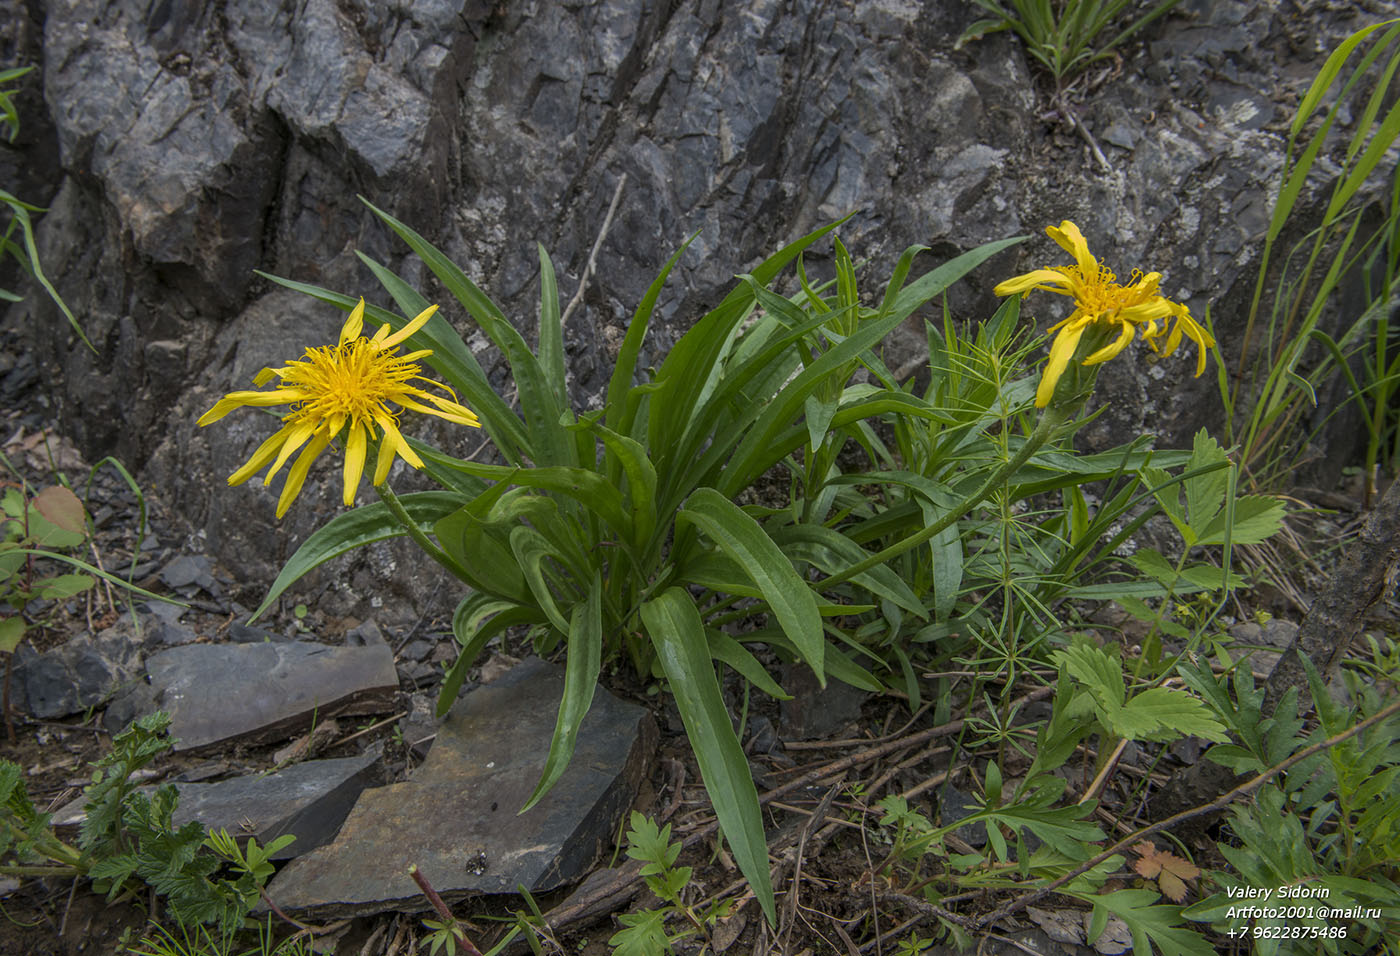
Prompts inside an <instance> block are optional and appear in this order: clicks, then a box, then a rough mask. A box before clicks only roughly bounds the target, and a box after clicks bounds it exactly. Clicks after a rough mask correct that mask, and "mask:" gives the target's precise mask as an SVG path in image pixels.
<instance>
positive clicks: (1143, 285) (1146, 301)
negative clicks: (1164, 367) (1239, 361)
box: [993, 220, 1215, 408]
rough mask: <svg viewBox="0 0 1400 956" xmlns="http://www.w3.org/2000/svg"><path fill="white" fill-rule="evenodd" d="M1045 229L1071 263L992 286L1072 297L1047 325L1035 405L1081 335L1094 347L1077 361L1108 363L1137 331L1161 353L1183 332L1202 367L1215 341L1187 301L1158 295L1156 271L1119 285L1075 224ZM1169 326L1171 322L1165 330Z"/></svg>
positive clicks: (1000, 291) (1002, 291) (1051, 389)
mask: <svg viewBox="0 0 1400 956" xmlns="http://www.w3.org/2000/svg"><path fill="white" fill-rule="evenodd" d="M1045 231H1046V232H1047V233H1049V235H1050V238H1051V239H1054V240H1055V241H1056V242H1057V243H1059V244H1060V247H1061V248H1062V249H1064V250H1065V251H1066V252H1068V253H1070V254H1071V255H1072V256H1074V259H1075V264H1074V265H1072V266H1053V267H1051V268H1048V269H1036V270H1035V271H1034V272H1027V273H1026V274H1025V275H1020V276H1016V277H1015V278H1014V279H1007V280H1006V281H1005V282H1003V283H1001V284H1000V285H998V286H997V287H996V289H995V290H993V291H994V292H995V293H996V294H997V295H1012V294H1014V293H1017V292H1029V291H1030V290H1032V289H1045V290H1047V291H1049V292H1058V293H1059V294H1060V295H1067V296H1070V297H1072V298H1073V299H1074V312H1073V313H1071V314H1070V317H1069V318H1067V319H1065V320H1064V321H1063V322H1060V323H1057V324H1056V325H1053V326H1051V328H1050V331H1051V332H1054V331H1056V330H1059V333H1060V334H1059V335H1057V336H1055V341H1054V343H1053V344H1052V345H1051V346H1050V360H1049V361H1048V362H1046V364H1045V375H1044V376H1043V377H1042V378H1041V380H1040V387H1039V388H1038V389H1036V393H1035V405H1036V407H1037V408H1044V407H1045V406H1046V405H1048V404H1050V399H1051V397H1052V396H1053V395H1054V394H1055V385H1056V383H1057V382H1059V380H1060V376H1061V375H1063V374H1064V371H1065V369H1066V368H1067V367H1068V366H1069V362H1070V359H1072V358H1074V356H1075V352H1076V351H1077V350H1078V348H1079V344H1080V340H1081V339H1083V338H1084V337H1085V336H1086V335H1088V336H1089V339H1088V343H1087V344H1089V345H1092V346H1094V348H1093V349H1092V351H1090V352H1089V354H1088V355H1087V356H1085V358H1084V359H1083V360H1082V362H1081V363H1080V364H1082V365H1086V366H1088V365H1098V364H1099V363H1100V362H1107V361H1108V360H1109V359H1111V358H1113V357H1114V356H1115V355H1117V354H1118V353H1119V352H1121V351H1123V349H1125V348H1127V346H1128V343H1129V342H1131V341H1132V340H1133V337H1134V336H1135V335H1136V334H1138V333H1139V332H1141V334H1142V337H1143V338H1144V339H1146V340H1147V343H1148V344H1149V345H1151V346H1152V350H1153V351H1154V352H1157V353H1158V354H1160V355H1164V356H1165V355H1170V354H1172V352H1174V351H1176V347H1177V346H1178V345H1180V344H1181V337H1182V336H1183V335H1185V336H1186V337H1187V338H1189V339H1190V340H1191V341H1193V342H1195V343H1196V345H1197V349H1198V351H1197V357H1196V374H1197V375H1200V374H1201V373H1202V372H1204V371H1205V369H1206V350H1207V349H1209V348H1213V347H1214V346H1215V340H1214V339H1213V338H1211V336H1210V334H1209V333H1208V332H1206V330H1205V329H1203V328H1201V326H1199V325H1198V324H1196V321H1195V320H1194V319H1192V318H1191V312H1190V310H1189V309H1187V308H1186V306H1184V305H1182V304H1181V303H1179V302H1172V301H1171V300H1170V299H1166V298H1164V297H1162V296H1161V295H1159V294H1158V292H1157V285H1158V283H1159V282H1161V280H1162V275H1161V273H1159V272H1149V273H1147V274H1146V275H1143V274H1142V273H1141V272H1138V271H1134V272H1133V275H1132V279H1131V281H1130V282H1129V283H1128V284H1127V285H1119V284H1118V277H1117V276H1115V275H1114V274H1113V273H1112V272H1109V271H1108V270H1107V269H1106V268H1104V267H1103V266H1101V265H1099V262H1098V260H1097V259H1095V258H1094V257H1093V256H1092V255H1091V254H1090V253H1089V244H1088V243H1087V242H1085V241H1084V234H1083V233H1081V232H1080V231H1079V227H1078V226H1076V225H1075V224H1074V223H1072V222H1070V221H1069V220H1065V221H1064V222H1062V223H1060V225H1059V228H1056V227H1054V226H1051V227H1050V228H1048V229H1046V230H1045ZM1173 319H1175V323H1174V324H1173V323H1172V320H1173ZM1159 322H1160V323H1161V324H1160V325H1159V324H1158V323H1159ZM1168 325H1171V331H1170V332H1168V330H1167V326H1168ZM1164 335H1165V336H1166V344H1165V345H1164V346H1159V345H1158V339H1160V338H1162V337H1163V336H1164Z"/></svg>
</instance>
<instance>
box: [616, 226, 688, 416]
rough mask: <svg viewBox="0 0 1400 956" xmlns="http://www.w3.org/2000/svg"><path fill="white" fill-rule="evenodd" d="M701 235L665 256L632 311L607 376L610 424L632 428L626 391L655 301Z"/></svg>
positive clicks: (630, 383)
mask: <svg viewBox="0 0 1400 956" xmlns="http://www.w3.org/2000/svg"><path fill="white" fill-rule="evenodd" d="M699 235H700V233H699V232H696V233H694V234H693V235H691V237H690V238H689V239H687V240H686V241H685V242H684V243H682V244H681V247H680V248H679V249H677V250H676V251H675V252H673V253H672V254H671V258H669V259H667V260H666V264H665V265H664V266H662V267H661V272H660V273H659V274H658V275H657V277H656V278H655V279H653V280H652V282H651V285H650V286H648V287H647V291H646V295H644V296H642V301H641V302H640V303H639V304H638V305H637V311H636V312H634V313H633V314H632V321H631V322H629V323H628V324H627V334H626V335H625V336H623V338H622V346H621V348H619V349H618V352H617V361H616V363H615V364H614V365H613V373H612V377H611V378H610V379H608V397H607V402H606V405H607V417H606V418H605V419H604V421H606V422H607V425H608V427H609V428H611V429H614V430H615V431H617V432H620V433H622V434H631V432H632V421H631V416H630V414H628V412H627V393H628V392H629V391H630V390H631V388H632V378H633V376H635V375H636V374H637V356H638V355H640V354H641V351H642V343H643V342H644V341H645V340H646V334H647V326H648V324H649V323H650V322H651V313H652V312H653V311H654V310H655V309H656V301H657V299H659V298H660V297H661V290H662V289H663V288H664V287H665V285H666V278H667V277H668V276H669V275H670V274H671V270H672V269H674V268H675V267H676V263H678V262H680V261H681V256H682V255H684V254H685V250H686V249H688V248H690V244H691V243H692V242H694V241H695V240H696V238H698V237H699Z"/></svg>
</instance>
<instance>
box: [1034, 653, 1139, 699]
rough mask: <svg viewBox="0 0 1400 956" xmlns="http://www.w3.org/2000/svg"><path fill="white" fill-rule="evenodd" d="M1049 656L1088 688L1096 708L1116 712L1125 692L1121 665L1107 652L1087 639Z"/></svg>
mask: <svg viewBox="0 0 1400 956" xmlns="http://www.w3.org/2000/svg"><path fill="white" fill-rule="evenodd" d="M1050 656H1051V659H1052V660H1054V661H1055V663H1056V665H1057V666H1063V667H1064V668H1065V669H1067V670H1068V671H1069V674H1070V676H1071V677H1073V678H1074V679H1075V680H1077V681H1079V682H1080V683H1081V684H1083V685H1084V686H1085V687H1086V688H1088V689H1089V692H1090V693H1091V694H1093V695H1094V699H1095V700H1096V701H1097V702H1098V704H1099V706H1100V707H1102V708H1104V709H1105V710H1108V711H1116V710H1118V709H1119V708H1121V707H1122V706H1123V698H1124V696H1125V695H1126V693H1127V688H1126V686H1125V684H1124V682H1123V665H1122V664H1121V663H1119V661H1118V660H1117V658H1115V657H1113V656H1112V655H1110V654H1109V653H1108V651H1106V650H1104V649H1103V648H1101V647H1095V646H1094V645H1093V644H1091V643H1089V642H1087V641H1077V642H1075V643H1074V644H1071V645H1070V646H1069V647H1067V648H1064V649H1063V650H1059V651H1055V653H1053V654H1052V655H1050Z"/></svg>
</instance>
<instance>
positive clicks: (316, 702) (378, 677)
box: [146, 642, 398, 750]
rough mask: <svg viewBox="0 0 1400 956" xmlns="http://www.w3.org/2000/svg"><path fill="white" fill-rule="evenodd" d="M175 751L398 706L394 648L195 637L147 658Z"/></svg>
mask: <svg viewBox="0 0 1400 956" xmlns="http://www.w3.org/2000/svg"><path fill="white" fill-rule="evenodd" d="M146 671H147V674H148V675H149V677H150V682H151V687H152V688H153V689H154V697H155V704H156V707H157V709H160V710H164V711H166V712H167V713H169V714H170V716H171V724H170V734H171V736H172V737H175V738H177V739H178V743H177V744H176V745H175V749H176V750H191V749H194V748H197V747H203V746H206V745H209V744H214V743H220V742H222V741H227V740H235V739H238V740H242V739H249V740H256V741H269V740H277V739H283V738H285V737H288V736H291V735H292V734H293V733H295V732H297V731H298V730H300V729H301V728H302V727H303V726H305V725H306V724H307V723H309V722H310V721H312V720H326V719H329V718H331V717H337V716H340V715H341V714H377V713H383V712H385V711H387V710H390V709H392V707H393V703H394V695H395V694H396V693H397V691H398V677H397V675H396V674H395V673H394V661H393V655H392V654H391V653H390V652H389V649H388V648H387V647H383V646H380V647H329V646H326V645H323V644H305V643H296V642H293V643H286V644H191V645H187V646H185V647H176V648H173V649H171V650H168V651H163V652H161V653H159V654H156V655H154V656H152V657H151V658H150V660H148V661H147V662H146Z"/></svg>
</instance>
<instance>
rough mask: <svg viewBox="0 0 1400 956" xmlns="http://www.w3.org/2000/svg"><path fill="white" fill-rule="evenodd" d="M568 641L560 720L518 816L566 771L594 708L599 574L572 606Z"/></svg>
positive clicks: (599, 647)
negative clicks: (583, 597) (584, 598)
mask: <svg viewBox="0 0 1400 956" xmlns="http://www.w3.org/2000/svg"><path fill="white" fill-rule="evenodd" d="M568 640H569V653H568V656H567V658H566V659H565V666H564V696H563V698H561V699H560V701H559V718H558V720H556V721H555V724H554V736H553V737H552V738H550V741H549V757H548V758H547V759H546V760H545V763H544V771H543V772H542V773H541V774H540V782H539V783H538V784H536V786H535V792H534V793H532V794H531V795H530V799H529V800H527V801H526V802H525V806H524V807H522V808H521V810H520V812H521V813H524V812H525V811H526V810H529V809H530V808H531V807H533V806H534V805H535V804H536V803H538V802H539V801H540V798H541V797H543V796H544V795H545V794H546V793H548V792H549V790H550V788H551V787H553V786H554V784H555V783H556V782H557V781H558V780H559V777H560V776H562V775H563V773H564V771H565V769H567V768H568V766H569V761H570V760H571V759H572V758H573V756H574V746H575V744H577V743H578V729H579V726H580V725H582V723H583V718H584V717H586V716H587V715H588V708H589V707H591V706H593V692H594V691H595V690H596V689H597V687H598V672H599V671H600V670H601V669H602V666H603V579H602V577H601V576H600V575H596V574H595V575H594V577H593V585H592V587H590V588H589V589H588V600H587V601H585V602H583V603H581V604H578V605H575V607H574V610H573V614H572V615H571V616H570V619H569V630H568Z"/></svg>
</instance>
